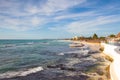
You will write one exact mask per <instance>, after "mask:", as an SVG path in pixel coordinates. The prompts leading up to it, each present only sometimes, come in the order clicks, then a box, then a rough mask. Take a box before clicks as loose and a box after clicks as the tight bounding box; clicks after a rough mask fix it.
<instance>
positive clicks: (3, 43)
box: [0, 39, 75, 78]
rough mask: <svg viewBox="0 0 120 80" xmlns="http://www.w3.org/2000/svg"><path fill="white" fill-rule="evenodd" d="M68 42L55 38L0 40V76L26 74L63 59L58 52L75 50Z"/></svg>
mask: <svg viewBox="0 0 120 80" xmlns="http://www.w3.org/2000/svg"><path fill="white" fill-rule="evenodd" d="M70 43H71V42H69V41H65V40H56V39H40V40H0V78H6V77H7V78H9V77H15V76H18V75H21V76H22V75H23V73H24V74H26V75H27V74H29V73H33V72H34V71H39V70H42V69H44V67H46V65H49V64H54V63H56V62H58V61H60V60H64V57H62V56H60V55H59V54H61V53H65V52H70V51H74V50H75V49H73V48H70V47H69V44H70ZM32 69H33V70H32Z"/></svg>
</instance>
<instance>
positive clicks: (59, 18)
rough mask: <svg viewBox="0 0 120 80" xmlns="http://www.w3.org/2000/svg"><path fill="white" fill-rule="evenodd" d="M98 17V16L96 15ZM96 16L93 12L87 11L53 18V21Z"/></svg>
mask: <svg viewBox="0 0 120 80" xmlns="http://www.w3.org/2000/svg"><path fill="white" fill-rule="evenodd" d="M97 15H98V14H97ZM91 16H96V14H95V12H94V11H88V12H82V13H77V14H75V13H74V14H66V15H61V16H57V17H55V20H61V19H70V18H83V17H91Z"/></svg>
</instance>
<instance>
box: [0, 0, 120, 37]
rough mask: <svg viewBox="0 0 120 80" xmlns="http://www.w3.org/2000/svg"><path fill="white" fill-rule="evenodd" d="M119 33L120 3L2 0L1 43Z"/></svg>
mask: <svg viewBox="0 0 120 80" xmlns="http://www.w3.org/2000/svg"><path fill="white" fill-rule="evenodd" d="M118 32H120V0H0V39H53V38H55V39H57V38H70V37H73V36H91V35H93V34H94V33H96V34H98V36H107V35H109V34H117V33H118Z"/></svg>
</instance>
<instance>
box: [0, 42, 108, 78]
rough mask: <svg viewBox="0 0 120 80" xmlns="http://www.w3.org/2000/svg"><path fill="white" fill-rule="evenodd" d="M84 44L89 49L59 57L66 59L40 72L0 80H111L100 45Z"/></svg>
mask: <svg viewBox="0 0 120 80" xmlns="http://www.w3.org/2000/svg"><path fill="white" fill-rule="evenodd" d="M83 44H85V45H87V47H80V48H79V50H78V51H73V52H67V53H63V54H62V55H59V56H63V57H65V60H64V61H63V60H61V61H59V62H56V63H55V64H50V65H47V66H46V67H45V68H44V70H42V71H40V72H36V73H33V74H29V75H27V76H19V77H13V78H5V79H0V80H110V76H109V70H108V69H109V64H110V61H108V60H106V59H105V55H104V54H103V53H102V52H101V51H100V50H99V49H100V45H99V44H94V43H83Z"/></svg>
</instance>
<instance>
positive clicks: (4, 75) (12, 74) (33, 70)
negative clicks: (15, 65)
mask: <svg viewBox="0 0 120 80" xmlns="http://www.w3.org/2000/svg"><path fill="white" fill-rule="evenodd" d="M42 70H43V68H42V67H41V66H39V67H35V68H30V69H27V70H23V71H11V72H6V73H1V74H0V78H1V79H2V78H11V77H16V76H27V75H28V74H31V73H36V72H39V71H42Z"/></svg>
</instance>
